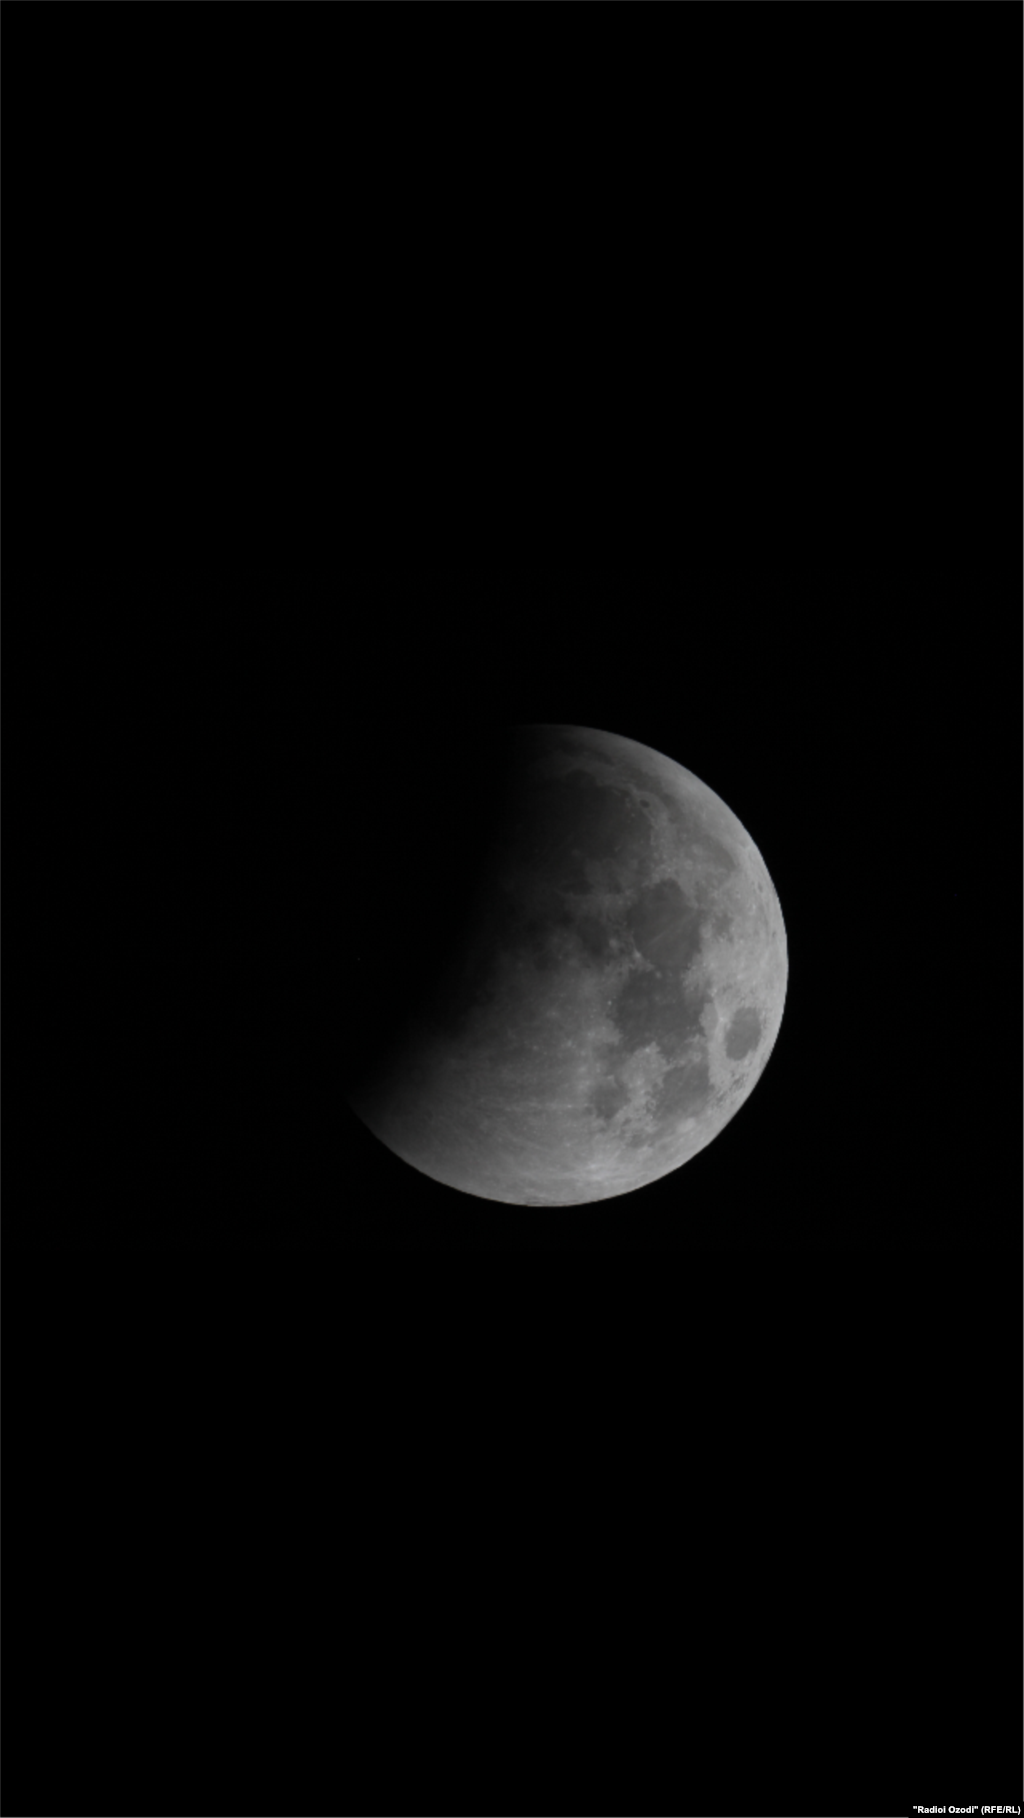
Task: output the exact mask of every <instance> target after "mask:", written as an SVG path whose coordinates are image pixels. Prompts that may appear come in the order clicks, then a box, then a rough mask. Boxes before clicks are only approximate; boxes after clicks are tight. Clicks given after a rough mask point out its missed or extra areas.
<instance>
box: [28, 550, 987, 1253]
mask: <svg viewBox="0 0 1024 1818" xmlns="http://www.w3.org/2000/svg"><path fill="white" fill-rule="evenodd" d="M52 586H53V588H54V594H55V596H59V592H60V584H59V583H56V582H54V583H52ZM979 586H980V582H979ZM36 588H37V591H36V596H35V598H36V604H37V609H38V612H39V614H40V616H41V617H42V618H45V613H46V610H47V604H48V601H47V591H46V589H47V582H46V579H45V577H43V576H40V577H38V578H37V583H36ZM133 595H136V596H138V597H139V598H144V599H145V602H146V611H145V618H144V629H143V630H141V631H140V634H139V635H138V638H137V641H136V642H134V643H133V641H132V640H133V631H132V621H131V615H130V612H128V610H127V608H128V607H129V606H130V604H131V598H132V597H133ZM97 597H98V599H99V602H100V604H101V605H102V608H103V610H102V611H97V610H95V608H94V610H92V611H91V612H89V613H88V614H84V615H83V618H82V621H81V626H80V630H79V631H78V632H76V631H75V629H74V628H72V629H71V631H70V633H68V632H65V636H64V639H63V642H62V649H61V662H60V673H61V675H62V676H63V677H64V678H65V683H66V685H68V686H72V685H74V683H75V681H76V678H77V677H78V676H79V675H81V674H82V673H86V674H88V675H89V676H95V675H97V674H98V673H99V674H102V673H103V672H104V671H105V670H109V673H110V674H113V675H116V674H117V673H119V672H121V671H122V670H123V667H124V665H125V663H126V661H127V662H128V663H129V664H130V667H131V674H132V677H133V685H132V689H131V693H130V695H125V696H124V697H123V698H121V699H120V700H119V701H118V702H117V704H116V711H111V710H110V701H109V695H107V696H104V695H102V694H100V695H98V696H97V704H96V709H95V713H94V715H93V718H92V722H91V724H90V728H89V739H88V746H87V748H85V747H83V749H82V751H81V752H80V754H79V757H78V761H77V762H76V763H74V764H72V765H71V766H68V765H67V763H66V752H65V750H64V749H63V748H60V750H59V752H58V751H57V750H56V748H52V747H51V749H50V750H49V751H47V750H46V748H45V745H44V743H43V742H41V743H40V747H39V750H38V752H37V756H38V761H39V764H40V766H41V767H43V768H44V769H45V767H46V765H47V763H51V764H52V763H55V762H58V761H59V762H60V764H61V765H62V766H63V774H62V787H61V789H60V791H59V794H58V795H57V797H56V798H55V799H56V800H57V801H58V803H59V816H58V820H59V824H58V825H55V824H54V822H53V820H52V819H51V820H50V821H49V822H48V823H47V824H46V827H45V829H40V830H39V831H38V834H37V840H36V847H35V851H34V855H33V858H34V865H33V873H32V875H33V880H34V882H36V883H37V884H38V886H39V889H38V907H39V918H40V919H39V927H40V931H41V932H42V933H43V934H44V936H45V939H46V940H47V943H48V948H47V950H48V953H49V966H48V970H47V974H46V994H45V996H46V1002H45V1004H44V1005H41V1006H40V1012H39V1016H38V1018H37V1023H36V1027H35V1029H34V1044H35V1047H34V1056H35V1060H36V1061H37V1063H38V1065H39V1067H40V1069H41V1075H40V1077H41V1079H42V1081H43V1089H44V1093H48V1092H49V1091H50V1089H51V1088H52V1090H53V1094H54V1099H55V1100H56V1096H57V1093H58V1091H59V1093H60V1095H61V1096H62V1098H63V1100H64V1102H65V1103H66V1104H68V1103H69V1104H70V1105H71V1107H72V1112H73V1115H72V1116H71V1117H70V1118H67V1117H65V1118H64V1119H62V1120H61V1121H60V1122H59V1123H58V1124H57V1125H56V1127H54V1128H53V1129H51V1131H50V1133H49V1136H48V1138H47V1140H46V1141H45V1142H40V1145H39V1149H38V1172H37V1177H36V1190H37V1194H38V1199H37V1202H36V1203H37V1204H38V1207H39V1213H38V1217H39V1226H38V1230H39V1232H40V1233H41V1234H44V1235H45V1237H46V1241H53V1242H55V1243H63V1242H66V1241H68V1240H72V1241H74V1242H76V1243H80V1242H82V1243H87V1244H90V1243H95V1242H99V1243H107V1242H111V1243H114V1244H123V1243H128V1244H131V1245H137V1244H142V1245H150V1244H166V1243H186V1244H191V1243H196V1242H198V1243H201V1244H207V1243H208V1244H215V1245H222V1244H227V1245H234V1244H242V1245H251V1244H255V1245H265V1244H272V1245H305V1244H313V1245H315V1246H328V1247H331V1248H334V1247H338V1246H342V1247H347V1246H353V1245H355V1246H360V1247H363V1246H370V1247H374V1248H376V1247H381V1248H399V1249H405V1248H414V1249H422V1248H466V1247H469V1248H474V1249H475V1248H494V1247H497V1248H505V1247H517V1248H518V1247H527V1248H549V1247H559V1248H565V1247H568V1248H584V1249H590V1248H609V1247H610V1248H625V1249H634V1248H648V1247H654V1248H666V1247H667V1248H680V1247H682V1248H687V1247H691V1246H694V1245H697V1246H701V1247H708V1246H710V1247H712V1248H716V1249H717V1248H721V1249H727V1250H728V1249H740V1250H750V1249H753V1250H759V1249H764V1248H773V1247H779V1246H781V1247H783V1248H789V1247H796V1248H798V1249H813V1250H821V1249H825V1250H833V1249H839V1250H841V1249H844V1248H847V1247H849V1246H868V1247H870V1248H880V1249H882V1250H888V1249H890V1248H891V1247H893V1246H896V1247H899V1248H908V1247H909V1248H911V1249H915V1248H920V1249H922V1250H924V1251H928V1250H931V1249H933V1248H935V1247H936V1246H938V1247H945V1246H948V1245H950V1244H953V1245H968V1246H972V1247H973V1246H976V1245H978V1244H982V1245H988V1244H991V1243H992V1242H997V1241H999V1232H1000V1223H1001V1212H1000V1207H999V1205H998V1204H997V1203H996V1202H994V1201H993V1199H992V1198H991V1196H990V1195H989V1193H988V1190H987V1182H988V1181H989V1179H990V1176H991V1174H992V1172H993V1169H992V1165H990V1164H989V1163H988V1162H987V1161H986V1160H985V1155H986V1153H988V1154H991V1148H990V1146H988V1145H986V1143H984V1142H977V1143H976V1144H974V1145H971V1144H970V1143H969V1142H968V1140H967V1134H966V1133H967V1129H968V1125H970V1127H972V1128H979V1129H980V1126H981V1125H982V1124H983V1125H985V1126H987V1127H990V1128H993V1127H997V1126H998V1122H999V1118H1000V1116H1001V1115H1003V1114H1004V1112H1005V1111H1007V1110H1008V1106H1007V1102H1006V1101H1007V1094H1008V1085H1007V1082H1006V1081H1005V1079H1004V1078H1002V1077H1001V1076H1000V1074H999V1071H998V1070H997V1069H992V1070H990V1071H989V1072H988V1073H987V1074H985V1076H984V1081H985V1083H984V1088H983V1089H982V1087H981V1078H982V1073H981V1069H980V1065H979V1063H978V1061H977V1060H976V1059H972V1054H973V1052H974V1043H975V1041H976V1038H977V1036H978V1034H979V1025H980V1022H981V1021H982V1020H983V1014H984V1012H983V1010H982V1005H983V1004H985V1003H990V1002H991V998H990V996H989V997H987V996H986V992H990V991H991V986H990V985H989V986H986V987H983V986H982V984H981V979H982V977H983V976H984V977H990V976H991V974H990V972H989V971H987V970H986V968H985V961H984V954H985V952H986V945H985V943H986V939H989V940H990V939H991V933H989V935H988V936H986V934H985V930H986V929H988V930H990V931H991V929H992V926H993V920H994V919H996V920H998V918H999V911H998V909H997V907H996V905H997V903H998V900H999V895H1000V891H1001V890H1002V891H1009V890H1010V889H1011V885H1010V882H1009V878H1008V875H1007V874H1008V872H1009V869H1010V867H1009V865H1008V862H1006V861H1005V860H1004V856H1003V855H1002V854H1001V853H1000V852H999V850H998V849H995V850H994V849H992V848H991V847H989V846H985V847H984V862H985V867H986V871H987V874H988V877H989V880H990V882H989V884H988V886H987V891H986V903H985V907H984V910H983V911H982V909H981V907H980V904H979V897H978V889H977V877H978V865H979V862H980V859H981V850H980V847H979V839H980V835H979V819H978V803H979V799H980V796H981V795H982V794H983V793H984V785H983V783H982V780H981V778H980V776H979V764H980V761H981V757H982V748H981V747H980V746H979V743H978V733H979V731H980V729H981V727H982V724H983V720H984V680H983V677H982V675H981V674H980V673H979V669H980V668H981V665H980V664H979V662H978V657H977V648H978V647H977V646H976V645H971V644H969V643H967V642H965V640H964V639H963V638H962V637H961V638H959V639H957V638H956V637H954V636H951V631H950V619H949V617H948V616H947V614H948V611H949V606H950V601H949V582H948V578H947V579H946V580H945V581H944V580H943V577H941V576H939V575H937V574H936V572H935V571H934V570H930V569H928V568H927V567H923V566H922V567H921V568H920V569H915V570H911V569H910V568H908V566H907V565H906V564H905V563H904V564H898V563H897V562H896V561H895V560H894V562H893V566H892V567H891V568H890V569H888V570H886V569H885V568H884V567H877V568H876V567H872V568H870V569H867V568H862V569H861V570H860V571H858V570H856V569H855V568H852V567H851V568H847V569H845V570H844V569H842V568H840V567H838V566H837V567H835V568H833V569H832V570H829V569H827V568H824V567H818V566H816V565H808V567H806V568H805V569H800V568H799V566H794V567H791V568H789V569H788V570H784V571H782V572H780V571H778V570H773V569H772V568H771V567H766V569H765V571H764V572H763V573H760V574H758V573H755V572H753V571H752V570H750V569H743V568H740V567H739V566H734V568H733V570H732V571H731V572H729V571H728V570H726V569H725V568H721V569H709V568H703V569H699V568H689V569H688V568H687V567H686V566H684V565H676V566H674V567H663V568H660V569H654V568H652V567H650V566H648V567H646V568H645V567H643V566H641V565H640V564H636V565H635V566H632V567H626V566H622V567H619V568H618V569H616V568H612V569H611V570H610V571H603V572H601V573H596V572H591V571H588V570H586V569H585V568H581V569H578V570H564V569H563V570H559V569H557V568H555V567H552V568H549V569H547V570H537V571H522V570H520V571H518V572H516V571H511V570H501V569H493V570H487V569H485V568H480V569H475V568H474V569H473V570H470V571H462V572H459V571H445V570H432V569H431V568H430V567H429V565H427V566H426V567H425V568H424V570H423V571H421V572H415V571H409V570H400V569H396V570H394V571H391V572H378V571H371V570H366V569H358V570H352V569H349V570H346V569H345V568H344V567H341V566H338V567H336V568H334V569H333V570H331V571H325V570H324V569H319V570H316V571H311V570H303V569H301V568H299V567H296V568H294V569H292V570H288V569H284V568H282V569H278V570H275V571H272V572H270V573H269V574H268V573H264V574H262V575H259V576H254V575H252V574H251V573H250V572H249V571H247V570H244V569H237V570H235V571H231V570H230V569H226V568H221V569H215V568H208V569H206V570H203V569H199V570H198V571H197V572H196V573H195V574H193V575H190V576H186V577H182V576H173V575H170V576H168V575H166V574H165V575H163V576H161V575H147V574H140V575H139V576H137V577H136V576H132V578H131V581H130V583H128V582H126V581H125V579H124V577H111V578H110V579H108V581H107V583H106V587H105V590H103V589H98V590H97ZM79 639H80V643H81V648H79V644H78V642H77V640H79ZM79 657H80V659H81V661H80V664H79V663H78V661H77V659H78V658H79ZM56 675H57V667H56V666H55V665H52V666H51V668H50V671H49V672H48V676H47V679H48V680H49V682H50V684H51V687H52V685H53V683H54V678H55V677H56ZM52 711H53V709H52V695H51V709H50V714H49V715H48V718H47V720H46V722H45V723H46V724H49V723H50V721H51V717H52ZM81 711H82V710H81V709H80V712H81ZM86 718H87V719H88V712H87V711H86ZM532 720H535V721H553V722H563V723H566V724H579V725H585V726H595V727H600V728H603V729H607V730H611V731H616V732H620V733H623V734H625V735H627V736H628V737H630V738H634V739H637V740H639V741H640V742H641V743H643V744H646V745H649V746H651V747H652V748H654V749H655V750H659V751H663V752H665V753H667V754H668V755H670V756H672V757H674V758H676V759H677V760H678V761H679V762H681V763H683V764H684V765H685V766H686V767H687V768H688V769H691V770H693V771H694V772H695V774H696V775H698V776H699V777H701V778H702V780H704V781H706V782H707V783H708V784H709V785H710V786H711V787H712V788H713V789H714V790H715V791H716V792H717V793H718V794H719V795H720V796H721V797H722V798H723V800H724V801H726V802H727V803H728V805H729V806H730V807H731V808H732V809H733V811H734V812H735V813H736V814H737V815H738V816H739V818H740V820H741V821H742V822H743V824H744V826H745V827H746V828H747V829H748V831H749V832H750V833H751V835H752V837H753V838H754V839H755V841H756V843H757V844H758V846H759V847H760V849H761V851H762V853H763V855H764V857H765V860H766V862H767V864H768V867H769V870H770V872H771V875H772V878H773V880H774V882H775V885H776V888H777V890H778V893H779V897H780V901H781V904H782V910H783V915H784V918H785V923H786V930H787V939H788V944H789V960H790V978H789V988H788V996H787V1003H786V1011H785V1016H784V1020H783V1024H782V1029H781V1033H780V1035H779V1038H778V1041H777V1043H776V1047H775V1050H774V1052H773V1054H772V1056H771V1059H770V1062H769V1064H768V1066H767V1068H766V1070H765V1072H764V1074H763V1076H762V1078H761V1080H760V1081H759V1083H758V1085H757V1087H756V1089H755V1091H754V1093H753V1094H752V1096H751V1097H750V1099H749V1100H748V1101H747V1102H746V1104H745V1105H744V1106H743V1107H742V1109H741V1110H740V1112H739V1113H738V1115H737V1116H736V1117H735V1118H734V1120H733V1121H732V1123H731V1124H729V1125H728V1126H727V1127H726V1129H725V1130H724V1131H723V1132H722V1133H721V1134H720V1136H719V1137H718V1138H717V1139H716V1140H715V1142H714V1143H713V1144H712V1145H711V1146H710V1147H709V1148H708V1149H707V1150H706V1151H705V1152H704V1153H703V1154H701V1155H700V1156H698V1157H697V1158H695V1159H694V1161H692V1162H691V1163H689V1164H687V1165H686V1166H685V1167H684V1168H683V1169H682V1170H681V1171H679V1172H677V1173H675V1174H673V1175H670V1176H669V1177H668V1178H667V1179H665V1180H663V1181H661V1182H658V1183H655V1184H653V1185H652V1186H649V1187H646V1188H644V1189H643V1190H641V1191H640V1192H637V1193H633V1194H629V1195H626V1196H624V1197H620V1198H618V1199H615V1200H610V1201H604V1202H598V1203H596V1204H594V1205H590V1206H580V1207H574V1208H568V1209H563V1210H546V1211H543V1212H538V1211H536V1210H529V1211H528V1210H525V1209H523V1210H520V1209H518V1208H515V1207H510V1206H504V1205H500V1204H497V1203H492V1202H484V1201H478V1200H475V1199H474V1198H472V1197H470V1196H466V1195H462V1194H459V1193H456V1192H452V1191H450V1190H448V1189H445V1188H442V1187H440V1186H438V1185H436V1184H435V1183H433V1182H431V1181H430V1180H428V1179H426V1178H425V1177H423V1176H421V1175H419V1174H418V1173H417V1172H416V1171H414V1170H412V1169H411V1168H410V1167H408V1166H407V1165H406V1164H404V1163H402V1162H399V1161H398V1160H397V1159H396V1158H395V1157H393V1156H391V1155H390V1154H389V1153H388V1151H387V1150H385V1149H384V1148H383V1147H382V1146H381V1145H380V1143H379V1142H378V1141H377V1140H376V1139H375V1138H374V1137H372V1136H371V1135H370V1134H369V1132H368V1131H367V1130H366V1129H364V1128H363V1126H362V1125H361V1124H360V1123H359V1122H358V1120H357V1119H356V1118H355V1117H354V1116H353V1115H352V1113H351V1112H350V1111H349V1110H348V1109H347V1107H346V1105H345V1102H344V1097H343V1082H344V1078H345V1075H346V1072H347V1070H348V1069H349V1068H350V1067H351V1065H352V1064H353V1056H356V1057H358V1056H359V1055H361V1054H362V1053H363V1052H364V1051H365V1050H366V1049H367V1047H368V1046H369V1045H372V1044H373V1043H374V1042H375V1041H377V1040H379V1039H380V1038H381V1031H382V1030H386V1029H387V1027H388V1026H389V1022H390V1021H391V1020H392V1019H393V1018H394V1017H395V1016H397V1015H400V1013H401V1008H402V1004H403V1002H404V1000H405V997H406V995H407V994H408V992H409V991H410V990H411V989H412V988H413V987H414V985H415V983H416V981H417V980H420V979H422V978H423V976H424V969H429V967H430V966H431V963H432V956H435V957H436V953H437V950H438V948H439V946H440V945H442V944H443V942H444V940H445V939H446V937H447V935H448V934H449V933H450V930H451V927H452V925H453V923H454V922H455V921H456V920H457V918H458V916H459V914H460V911H461V907H462V905H463V903H464V899H465V886H466V880H467V876H470V875H472V869H473V862H472V852H473V847H474V841H475V840H477V839H478V838H479V832H480V829H481V827H486V825H487V818H488V812H489V808H490V806H491V803H492V802H493V775H492V771H493V767H494V765H495V763H496V761H497V754H498V753H499V751H500V742H501V738H502V734H503V728H506V727H507V726H508V725H509V724H510V723H513V722H515V721H532ZM968 727H969V728H970V729H971V734H970V738H969V739H968V738H962V737H961V732H960V729H961V728H968ZM61 816H62V817H63V818H62V819H60V818H59V817H61ZM982 845H984V842H982ZM69 853H70V854H71V855H72V861H71V863H70V875H71V876H72V877H73V879H74V891H73V893H72V894H71V895H69V893H68V890H67V888H66V883H65V884H64V885H63V887H62V886H61V880H62V879H64V880H66V878H67V877H68V875H69ZM48 867H49V868H50V869H49V870H48ZM51 874H52V881H53V888H48V882H49V879H50V876H51ZM1000 879H1001V880H1002V882H1001V883H1000V882H999V880H1000ZM979 968H980V970H979ZM1011 1096H1012V1095H1011ZM43 1102H44V1103H46V1102H48V1099H46V1098H45V1097H44V1100H43ZM968 1149H970V1152H971V1160H970V1177H971V1179H970V1186H969V1187H968V1184H967V1170H966V1166H965V1157H966V1154H967V1151H968ZM67 1170H72V1171H73V1172H74V1173H75V1175H76V1178H77V1180H78V1182H79V1188H80V1190H79V1191H78V1192H76V1194H75V1196H74V1199H73V1203H67V1201H66V1200H65V1197H64V1195H63V1194H62V1192H61V1191H60V1190H58V1183H59V1182H60V1180H61V1179H62V1178H67V1173H66V1171H67Z"/></svg>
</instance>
